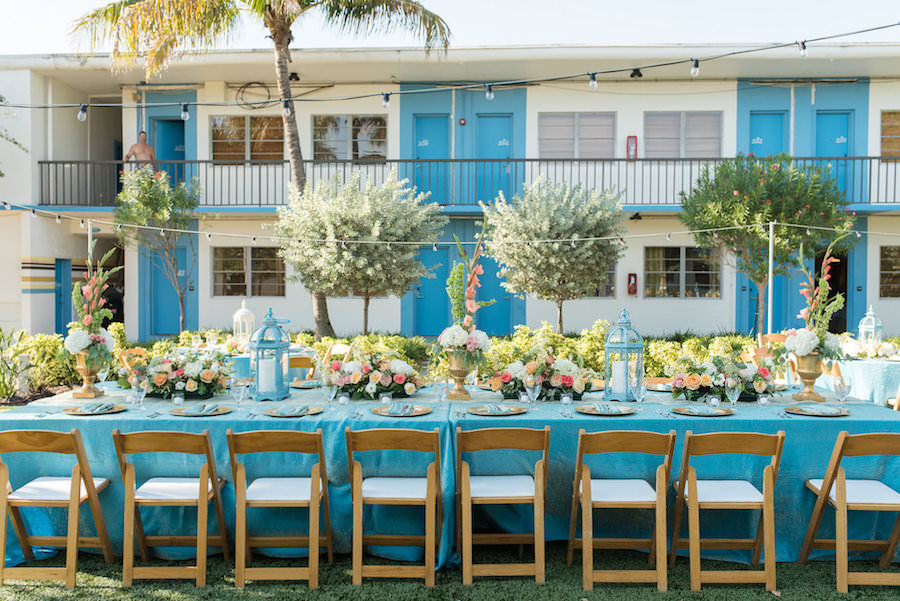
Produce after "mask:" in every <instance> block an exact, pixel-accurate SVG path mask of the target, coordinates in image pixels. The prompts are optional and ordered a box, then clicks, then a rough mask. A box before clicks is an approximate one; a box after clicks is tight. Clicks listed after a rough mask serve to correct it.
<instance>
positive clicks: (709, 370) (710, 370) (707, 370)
mask: <svg viewBox="0 0 900 601" xmlns="http://www.w3.org/2000/svg"><path fill="white" fill-rule="evenodd" d="M699 367H700V369H701V370H702V371H703V373H704V374H706V375H708V376H711V375H713V374H714V373H716V366H715V364H713V363H711V362H709V361H704V362H703V363H701V364H700V366H699Z"/></svg>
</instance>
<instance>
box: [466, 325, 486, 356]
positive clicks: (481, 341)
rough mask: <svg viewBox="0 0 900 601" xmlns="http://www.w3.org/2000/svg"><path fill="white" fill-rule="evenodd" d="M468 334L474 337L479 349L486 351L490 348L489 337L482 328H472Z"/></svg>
mask: <svg viewBox="0 0 900 601" xmlns="http://www.w3.org/2000/svg"><path fill="white" fill-rule="evenodd" d="M470 335H471V336H472V338H474V339H475V343H476V344H477V345H478V348H479V349H480V350H481V351H483V352H485V353H486V352H488V351H489V350H491V339H490V338H488V335H487V334H486V333H484V332H483V331H482V330H473V331H472V333H471V334H470Z"/></svg>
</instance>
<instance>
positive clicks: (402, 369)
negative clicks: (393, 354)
mask: <svg viewBox="0 0 900 601" xmlns="http://www.w3.org/2000/svg"><path fill="white" fill-rule="evenodd" d="M391 373H394V374H403V375H404V376H411V375H413V374H415V373H416V370H414V369H413V368H412V365H410V364H409V363H407V362H406V361H403V360H401V359H392V360H391Z"/></svg>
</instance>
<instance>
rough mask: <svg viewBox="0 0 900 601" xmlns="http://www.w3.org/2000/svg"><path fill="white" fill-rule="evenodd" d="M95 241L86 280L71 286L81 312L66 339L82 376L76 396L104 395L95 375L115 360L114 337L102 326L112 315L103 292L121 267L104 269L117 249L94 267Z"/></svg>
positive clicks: (111, 251) (89, 250)
mask: <svg viewBox="0 0 900 601" xmlns="http://www.w3.org/2000/svg"><path fill="white" fill-rule="evenodd" d="M96 243H97V241H96V240H94V241H92V242H91V245H90V248H89V249H88V259H87V271H86V272H85V274H84V281H83V282H78V283H76V284H75V285H74V286H73V287H72V303H73V304H74V306H75V310H76V311H77V313H78V319H77V320H76V321H73V322H72V323H70V324H69V334H68V335H67V336H66V339H65V342H64V346H65V349H66V351H67V352H68V353H69V354H71V355H74V356H75V361H76V366H77V369H78V373H80V374H81V379H82V385H81V388H79V389H78V390H76V391H75V392H73V393H72V396H74V397H75V398H87V399H90V398H96V397H98V396H102V395H103V391H102V390H98V389H97V388H96V387H94V378H95V377H96V373H97V371H99V370H100V368H102V367H103V366H104V365H109V364H110V363H112V362H113V360H114V357H113V347H114V342H113V338H112V336H111V335H110V334H109V332H107V331H106V329H104V328H103V327H102V326H103V321H104V320H107V319H112V318H113V312H112V310H111V309H110V308H109V307H107V306H106V298H104V296H103V293H104V292H105V291H106V290H107V289H108V288H109V284H108V283H107V280H108V279H109V277H110V276H111V275H112V274H114V273H116V272H117V271H119V270H120V269H122V267H121V266H118V267H113V268H112V269H106V268H105V265H106V262H107V261H108V260H109V258H110V257H111V256H112V254H113V252H115V249H114V248H112V249H110V250H109V252H107V253H106V254H105V255H103V257H102V258H101V259H100V262H99V263H98V264H97V266H96V267H94V265H93V262H92V261H91V257H92V256H93V254H94V246H95V245H96Z"/></svg>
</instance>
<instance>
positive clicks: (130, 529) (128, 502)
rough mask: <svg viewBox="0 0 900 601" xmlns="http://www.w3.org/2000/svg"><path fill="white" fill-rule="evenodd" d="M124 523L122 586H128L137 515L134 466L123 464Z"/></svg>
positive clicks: (130, 579) (132, 561)
mask: <svg viewBox="0 0 900 601" xmlns="http://www.w3.org/2000/svg"><path fill="white" fill-rule="evenodd" d="M124 514H125V523H124V524H123V528H122V587H123V588H129V587H130V586H131V582H132V579H133V578H134V535H135V531H136V530H137V519H136V517H137V515H136V508H135V506H134V466H132V465H131V464H130V463H127V464H125V511H124Z"/></svg>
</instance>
